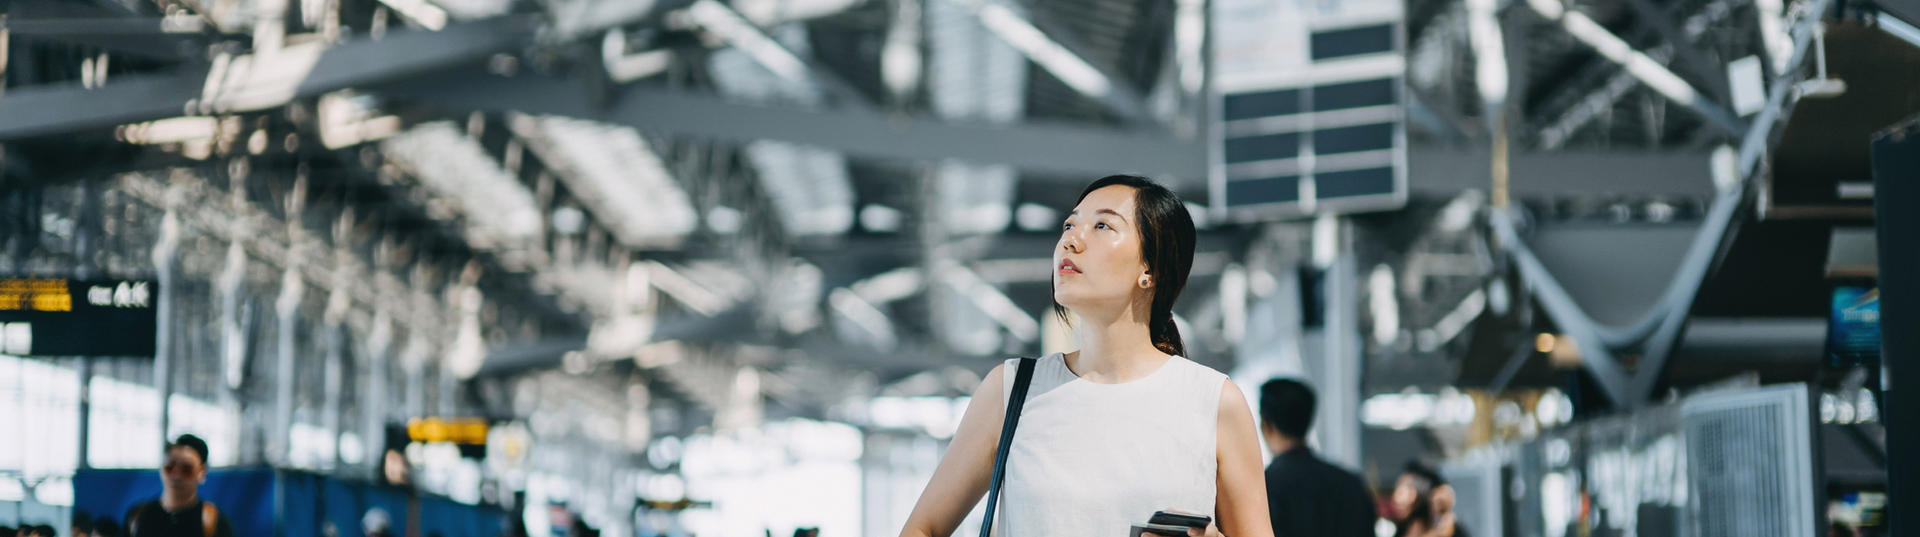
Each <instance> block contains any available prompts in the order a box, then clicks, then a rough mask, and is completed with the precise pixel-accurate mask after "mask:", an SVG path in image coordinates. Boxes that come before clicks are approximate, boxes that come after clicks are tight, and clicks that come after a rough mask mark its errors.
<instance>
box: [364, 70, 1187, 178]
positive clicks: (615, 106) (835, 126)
mask: <svg viewBox="0 0 1920 537" xmlns="http://www.w3.org/2000/svg"><path fill="white" fill-rule="evenodd" d="M382 91H384V92H385V93H386V94H387V95H388V96H391V97H402V98H413V99H417V100H419V101H421V102H425V103H431V104H433V105H437V106H441V107H445V108H448V109H453V110H461V111H471V110H487V111H504V110H516V111H520V112H524V113H530V114H551V115H560V116H569V117H576V118H581V119H590V120H596V121H604V122H608V123H614V124H620V125H631V126H633V127H636V128H639V129H643V130H651V131H663V132H669V133H675V134H680V135H686V136H694V137H704V138H714V139H720V140H728V141H736V142H745V141H753V140H780V141H788V142H795V143H800V144H806V145H812V146H816V147H824V148H827V149H832V150H835V151H840V152H844V153H846V154H848V155H852V156H858V157H866V158H875V159H883V160H897V161H915V162H922V161H938V160H943V159H958V160H965V161H973V162H991V163H1003V164H1010V165H1014V166H1017V167H1020V168H1023V169H1027V170H1034V171H1045V172H1055V173H1063V174H1079V175H1088V174H1101V175H1104V174H1110V173H1116V172H1133V173H1142V174H1147V175H1172V176H1174V177H1177V178H1199V177H1205V176H1206V146H1205V142H1203V141H1201V140H1186V139H1178V138H1173V137H1169V136H1162V135H1148V134H1134V133H1127V132H1124V131H1118V130H1114V129H1104V128H1088V127H1079V126H1067V125H1060V124H1041V123H1027V124H1022V125H1015V126H1007V125H986V124H968V123H958V122H947V121H940V120H931V119H922V118H910V117H901V116H895V115H888V114H884V113H880V112H870V111H861V110H833V111H828V110H812V109H801V108H793V107H781V106H773V105H761V104H746V103H739V102H733V101H729V100H727V99H724V98H721V97H717V96H712V95H702V94H695V93H689V92H685V91H679V90H672V89H663V88H656V87H639V86H635V87H628V88H625V89H622V90H620V91H619V92H618V97H617V98H616V99H614V100H613V102H611V103H610V104H607V105H605V106H597V105H596V104H594V103H593V102H592V100H591V99H589V98H588V97H587V94H588V91H587V88H586V87H585V86H583V85H581V84H579V83H576V82H572V81H568V80H564V79H558V78H552V77H545V76H539V75H523V76H518V77H511V78H509V77H501V76H494V75H489V74H485V73H480V72H470V73H466V74H460V75H449V76H442V77H435V78H433V79H420V80H415V81H410V82H405V83H400V84H395V85H392V86H389V87H386V88H384V89H383V90H382Z"/></svg>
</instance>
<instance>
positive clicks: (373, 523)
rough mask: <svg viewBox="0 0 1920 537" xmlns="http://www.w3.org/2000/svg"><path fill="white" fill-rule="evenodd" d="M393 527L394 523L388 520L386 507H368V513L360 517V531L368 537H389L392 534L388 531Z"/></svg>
mask: <svg viewBox="0 0 1920 537" xmlns="http://www.w3.org/2000/svg"><path fill="white" fill-rule="evenodd" d="M391 527H392V523H390V522H389V521H388V518H387V510H386V509H381V508H378V507H375V508H372V509H368V510H367V514H365V515H361V517H360V531H361V532H362V533H365V534H366V536H367V537H389V536H390V535H392V533H390V532H389V531H388V530H389V528H391Z"/></svg>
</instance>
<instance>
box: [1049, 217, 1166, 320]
mask: <svg viewBox="0 0 1920 537" xmlns="http://www.w3.org/2000/svg"><path fill="white" fill-rule="evenodd" d="M1133 200H1134V189H1133V187H1129V186H1124V185H1113V186H1108V187H1104V188H1101V189H1099V190H1095V191H1093V192H1091V193H1088V194H1087V197H1086V199H1083V200H1080V204H1079V205H1077V206H1074V208H1073V212H1071V213H1068V214H1067V219H1066V221H1065V222H1063V223H1062V225H1061V231H1060V243H1059V244H1057V245H1056V247H1055V248H1054V249H1053V300H1054V301H1055V302H1059V303H1060V305H1063V306H1066V307H1067V308H1068V309H1072V310H1074V311H1076V312H1080V313H1081V315H1083V316H1084V315H1086V314H1087V312H1088V311H1099V310H1110V309H1119V308H1124V307H1126V306H1127V305H1128V304H1129V303H1130V302H1131V301H1132V300H1134V299H1135V298H1136V297H1137V296H1146V297H1149V298H1150V297H1151V296H1152V295H1150V294H1144V293H1145V292H1147V291H1149V290H1150V287H1148V286H1142V285H1141V279H1142V277H1146V276H1148V274H1147V264H1146V261H1145V260H1143V259H1141V257H1140V227H1139V222H1136V221H1134V220H1135V217H1136V215H1137V213H1136V212H1135V211H1134V201H1133ZM1151 283H1152V282H1151V280H1150V279H1149V281H1148V285H1149V286H1150V285H1151Z"/></svg>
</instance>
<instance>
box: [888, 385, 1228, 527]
mask: <svg viewBox="0 0 1920 537" xmlns="http://www.w3.org/2000/svg"><path fill="white" fill-rule="evenodd" d="M1004 367H1005V365H1004V364H1003V365H999V366H994V368H993V372H991V373H987V378H986V379H985V380H982V381H980V387H978V388H975V389H974V390H973V400H972V401H970V402H968V403H967V412H966V414H963V415H961V417H960V428H959V429H958V430H956V431H955V432H954V433H953V442H951V443H949V444H948V445H947V454H946V456H944V457H941V458H940V465H939V466H937V467H935V468H934V470H933V479H932V480H931V481H928V482H927V489H926V490H925V491H923V492H921V493H920V501H918V502H915V503H914V504H913V514H911V515H908V516H907V526H906V527H905V528H901V530H900V536H901V537H936V536H937V537H945V536H947V535H952V534H953V530H954V528H958V527H960V521H961V520H962V519H965V518H966V517H967V513H968V512H971V511H973V506H974V504H976V503H979V502H980V496H981V495H983V494H986V493H987V482H988V481H991V480H992V479H993V457H994V455H995V452H996V451H998V450H999V449H1000V424H1001V422H1002V421H1003V420H1005V418H1006V402H1005V401H1001V398H1002V397H1006V395H1005V394H1004V393H1003V391H1004V389H1005V386H1006V381H1005V380H1004V378H1005V373H1004V372H1003V371H1001V369H1003V368H1004ZM1256 461H1257V459H1256ZM1263 501H1264V500H1263ZM1263 505H1264V504H1263ZM1261 520H1265V519H1264V518H1262V519H1261Z"/></svg>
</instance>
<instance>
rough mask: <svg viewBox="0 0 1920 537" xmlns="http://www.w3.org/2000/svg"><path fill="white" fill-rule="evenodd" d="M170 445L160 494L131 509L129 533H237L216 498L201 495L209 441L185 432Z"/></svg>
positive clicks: (164, 536) (136, 536)
mask: <svg viewBox="0 0 1920 537" xmlns="http://www.w3.org/2000/svg"><path fill="white" fill-rule="evenodd" d="M166 449H167V451H166V455H167V460H166V464H165V465H163V466H161V467H160V483H161V485H162V491H161V493H160V497H159V498H156V499H154V500H153V501H149V502H146V503H143V504H140V505H137V506H134V508H133V509H132V510H129V511H127V535H129V536H131V537H233V523H232V522H230V521H228V520H227V517H226V515H224V514H221V513H220V509H219V508H218V507H215V506H214V505H213V503H212V502H208V501H203V500H201V499H200V484H201V483H204V482H206V480H207V442H206V441H204V440H201V439H200V437H197V436H194V435H190V434H183V435H180V438H179V439H176V440H174V441H173V442H172V443H169V444H167V448H166Z"/></svg>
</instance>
